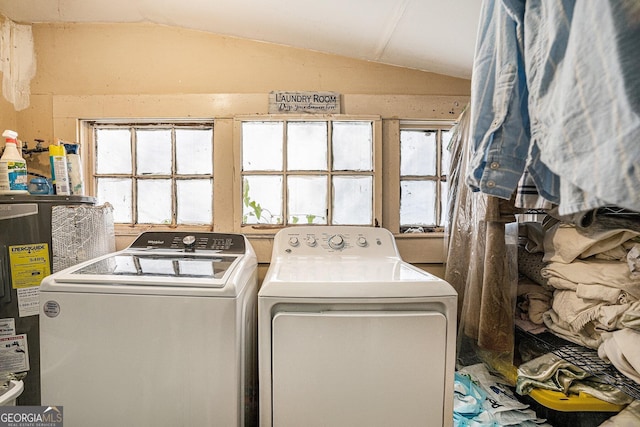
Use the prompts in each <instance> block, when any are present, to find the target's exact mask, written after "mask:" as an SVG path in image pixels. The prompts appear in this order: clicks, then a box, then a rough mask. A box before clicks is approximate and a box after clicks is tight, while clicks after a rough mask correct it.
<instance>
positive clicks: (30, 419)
mask: <svg viewBox="0 0 640 427" xmlns="http://www.w3.org/2000/svg"><path fill="white" fill-rule="evenodd" d="M62 423H63V416H62V406H0V427H63V425H62Z"/></svg>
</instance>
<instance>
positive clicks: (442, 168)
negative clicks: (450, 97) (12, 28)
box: [400, 122, 453, 232]
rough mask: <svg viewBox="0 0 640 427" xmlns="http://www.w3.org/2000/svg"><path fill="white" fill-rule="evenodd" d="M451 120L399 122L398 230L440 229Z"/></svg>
mask: <svg viewBox="0 0 640 427" xmlns="http://www.w3.org/2000/svg"><path fill="white" fill-rule="evenodd" d="M452 125H453V123H439V124H437V123H436V124H429V123H415V122H401V123H400V231H401V232H421V231H434V230H441V229H442V228H443V227H444V226H445V224H444V221H445V219H444V218H443V210H444V207H445V206H446V203H447V175H448V174H449V151H448V150H447V145H448V144H449V141H450V139H451V135H450V128H451V126H452Z"/></svg>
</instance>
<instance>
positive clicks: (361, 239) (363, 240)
mask: <svg viewBox="0 0 640 427" xmlns="http://www.w3.org/2000/svg"><path fill="white" fill-rule="evenodd" d="M356 243H357V244H358V246H360V247H362V248H365V247H367V246H369V244H368V243H367V239H366V238H364V237H362V236H360V237H358V240H356Z"/></svg>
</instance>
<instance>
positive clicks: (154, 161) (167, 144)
mask: <svg viewBox="0 0 640 427" xmlns="http://www.w3.org/2000/svg"><path fill="white" fill-rule="evenodd" d="M136 172H137V174H139V175H170V174H171V131H170V130H168V129H163V130H136Z"/></svg>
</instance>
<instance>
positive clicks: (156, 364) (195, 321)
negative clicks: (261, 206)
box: [40, 232, 257, 427]
mask: <svg viewBox="0 0 640 427" xmlns="http://www.w3.org/2000/svg"><path fill="white" fill-rule="evenodd" d="M256 267H257V262H256V256H255V253H254V251H253V249H252V247H251V245H250V243H249V241H248V240H247V239H246V238H245V237H244V236H242V235H239V234H222V233H184V232H153V233H151V232H147V233H143V234H141V235H140V236H139V237H138V238H137V239H136V240H135V242H134V243H133V244H132V245H131V246H130V247H129V248H127V249H125V250H123V251H120V252H116V253H113V254H110V255H106V256H102V257H99V258H96V259H94V260H91V261H88V262H84V263H81V264H78V265H76V266H74V267H71V268H68V269H66V270H63V271H60V272H58V273H55V274H53V275H51V276H48V277H46V278H45V279H44V280H43V281H42V285H41V287H40V301H41V304H40V305H41V308H40V309H41V314H40V331H41V359H40V360H41V367H42V376H41V385H42V404H43V405H52V406H63V407H64V417H65V418H64V424H65V426H66V427H87V426H92V427H99V426H104V427H113V426H167V427H177V426H185V427H198V426H225V427H226V426H244V425H253V424H256V423H257V337H256V327H257V319H256V315H257V308H256V303H257V268H256Z"/></svg>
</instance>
